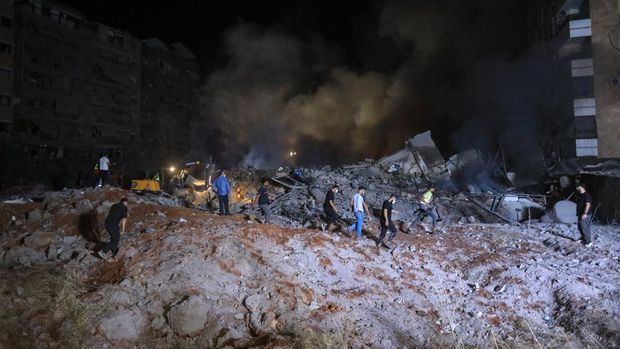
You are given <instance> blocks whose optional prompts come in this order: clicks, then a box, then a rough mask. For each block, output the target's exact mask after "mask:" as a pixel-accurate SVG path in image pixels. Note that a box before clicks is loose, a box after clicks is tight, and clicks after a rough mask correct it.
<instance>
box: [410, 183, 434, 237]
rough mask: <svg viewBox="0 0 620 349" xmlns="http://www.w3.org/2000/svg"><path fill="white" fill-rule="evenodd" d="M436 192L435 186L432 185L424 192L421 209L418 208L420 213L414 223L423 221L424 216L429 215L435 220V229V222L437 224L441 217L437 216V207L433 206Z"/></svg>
mask: <svg viewBox="0 0 620 349" xmlns="http://www.w3.org/2000/svg"><path fill="white" fill-rule="evenodd" d="M434 193H435V188H433V187H431V188H429V189H428V190H427V191H426V192H425V193H424V194H422V197H421V198H420V209H419V210H418V215H417V217H416V218H415V219H414V221H413V223H412V225H413V224H416V223H418V222H419V221H421V220H422V219H423V218H424V216H429V217H431V220H432V221H433V230H434V229H435V224H437V219H438V218H439V217H438V216H437V213H435V209H434V208H433V195H434Z"/></svg>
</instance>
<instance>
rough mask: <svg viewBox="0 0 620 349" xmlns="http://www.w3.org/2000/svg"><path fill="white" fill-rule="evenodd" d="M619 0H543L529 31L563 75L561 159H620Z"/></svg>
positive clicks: (560, 93)
mask: <svg viewBox="0 0 620 349" xmlns="http://www.w3.org/2000/svg"><path fill="white" fill-rule="evenodd" d="M619 4H620V1H618V0H590V1H588V0H550V1H542V0H541V1H539V3H538V4H537V6H538V9H537V12H536V16H534V18H535V20H534V21H533V22H532V28H530V31H531V32H532V33H534V38H535V39H537V40H540V41H542V42H543V43H544V46H545V48H546V49H547V50H548V51H550V52H551V54H552V55H553V59H554V60H555V61H556V63H557V67H558V69H560V70H561V73H562V74H564V76H563V77H562V78H560V79H558V81H557V86H558V91H557V94H558V97H559V98H563V99H564V106H565V108H560V109H561V110H558V115H557V116H556V117H555V120H556V121H557V122H559V123H561V125H562V126H563V127H558V130H559V132H558V133H559V135H558V140H557V144H558V145H557V149H555V152H557V154H558V155H559V157H561V158H571V157H599V158H620V142H618V139H619V138H620V24H619V21H618V18H619V16H620V10H619Z"/></svg>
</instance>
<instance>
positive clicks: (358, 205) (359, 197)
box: [348, 187, 370, 240]
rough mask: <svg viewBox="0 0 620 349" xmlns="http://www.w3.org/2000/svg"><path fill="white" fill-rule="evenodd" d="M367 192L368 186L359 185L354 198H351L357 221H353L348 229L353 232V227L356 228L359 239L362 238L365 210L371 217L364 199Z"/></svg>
mask: <svg viewBox="0 0 620 349" xmlns="http://www.w3.org/2000/svg"><path fill="white" fill-rule="evenodd" d="M365 193H366V188H364V187H359V188H358V190H357V193H356V194H355V195H353V198H351V207H352V208H353V213H354V214H355V219H356V222H355V223H353V225H351V226H350V227H349V229H348V230H349V231H350V232H351V231H353V229H356V232H357V239H358V240H361V239H362V226H363V225H364V218H365V217H364V212H366V213H367V214H368V219H370V211H368V206H367V205H366V202H365V201H364V194H365Z"/></svg>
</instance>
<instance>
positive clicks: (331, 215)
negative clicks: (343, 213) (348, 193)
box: [323, 184, 340, 230]
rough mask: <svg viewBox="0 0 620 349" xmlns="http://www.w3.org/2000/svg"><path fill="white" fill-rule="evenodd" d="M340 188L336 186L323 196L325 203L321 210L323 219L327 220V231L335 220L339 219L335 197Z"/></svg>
mask: <svg viewBox="0 0 620 349" xmlns="http://www.w3.org/2000/svg"><path fill="white" fill-rule="evenodd" d="M339 189H340V188H339V187H338V185H337V184H334V186H333V187H332V188H331V189H330V190H329V191H327V194H325V203H324V204H323V210H324V211H325V217H326V218H327V224H328V228H327V229H328V230H329V228H331V226H332V225H333V224H335V223H336V221H337V220H339V219H340V216H338V208H337V207H336V201H335V197H334V196H335V195H336V194H338V190H339Z"/></svg>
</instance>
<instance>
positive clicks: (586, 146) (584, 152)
mask: <svg viewBox="0 0 620 349" xmlns="http://www.w3.org/2000/svg"><path fill="white" fill-rule="evenodd" d="M575 146H576V148H577V156H580V157H581V156H598V139H596V138H589V139H576V140H575Z"/></svg>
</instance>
